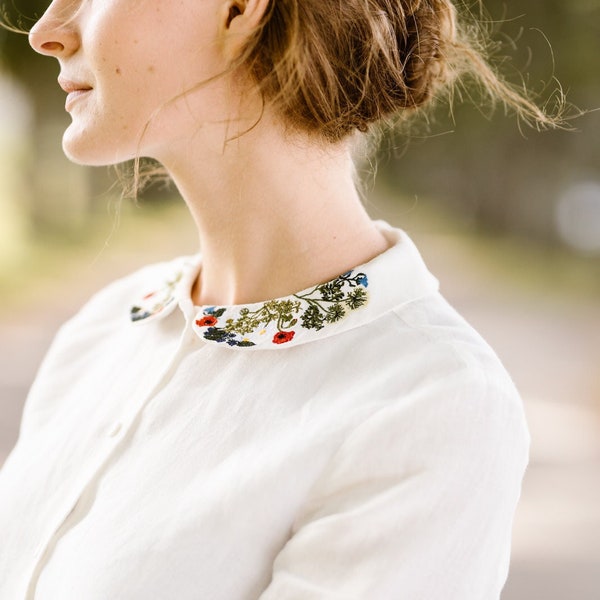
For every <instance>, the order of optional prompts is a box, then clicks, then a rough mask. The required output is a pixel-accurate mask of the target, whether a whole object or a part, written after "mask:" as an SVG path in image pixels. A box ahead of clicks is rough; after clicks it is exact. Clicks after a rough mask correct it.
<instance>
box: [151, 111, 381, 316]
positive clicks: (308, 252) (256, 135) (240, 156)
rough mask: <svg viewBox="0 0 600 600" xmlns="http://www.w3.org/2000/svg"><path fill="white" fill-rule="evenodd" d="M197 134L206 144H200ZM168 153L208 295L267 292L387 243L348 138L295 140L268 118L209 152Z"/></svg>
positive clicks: (201, 301)
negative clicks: (359, 182)
mask: <svg viewBox="0 0 600 600" xmlns="http://www.w3.org/2000/svg"><path fill="white" fill-rule="evenodd" d="M195 142H197V146H196V147H194V146H195ZM190 144H191V146H192V147H189V146H188V147H186V148H184V149H180V150H179V151H178V152H174V153H172V154H170V156H168V157H165V158H163V159H162V162H163V164H164V165H165V167H166V168H167V170H168V171H169V172H170V174H171V176H172V178H173V180H174V182H175V184H176V185H177V187H178V189H179V190H180V192H181V193H182V195H183V197H184V199H185V201H186V203H187V205H188V207H189V209H190V212H191V214H192V216H193V218H194V220H195V223H196V225H197V228H198V233H199V238H200V244H201V247H202V270H201V273H200V276H199V278H198V280H197V281H196V283H195V285H194V288H193V291H192V299H193V300H194V303H195V304H198V305H210V304H214V305H229V304H247V303H252V302H259V301H263V300H267V299H271V298H277V297H281V296H286V295H289V294H291V293H294V292H297V291H299V290H302V289H305V288H307V287H310V286H311V285H315V284H317V283H321V282H323V281H327V280H329V279H332V278H334V277H335V276H337V275H339V274H340V273H343V272H344V271H347V270H349V269H351V268H352V267H354V266H356V265H358V264H361V263H363V262H366V261H367V260H370V259H371V258H373V257H374V256H376V255H377V254H379V253H381V252H382V251H383V250H385V249H386V247H387V244H386V241H385V239H384V238H383V236H382V235H381V234H380V233H379V232H378V230H377V229H376V228H375V226H374V225H373V223H372V221H371V220H370V218H369V217H368V215H367V214H366V212H365V210H364V208H363V206H362V204H361V202H360V199H359V196H358V193H357V191H356V187H355V185H354V181H353V165H352V160H351V157H350V153H349V150H348V149H347V148H342V147H336V148H327V149H325V150H323V149H322V148H319V147H316V146H314V145H312V144H309V143H304V144H299V143H298V142H293V141H291V140H290V139H288V138H287V137H286V136H284V135H282V134H281V133H280V130H279V128H277V127H270V126H269V125H268V123H266V122H265V123H263V122H261V123H260V124H259V125H258V126H257V127H255V128H254V129H253V130H252V131H250V132H249V133H246V134H245V135H243V136H242V137H240V138H238V139H237V140H235V141H234V142H230V144H228V145H226V146H225V148H224V150H222V149H220V150H219V151H215V152H208V151H207V149H206V148H207V147H210V145H207V143H206V140H200V139H199V138H198V139H196V140H195V141H194V140H193V141H192V142H190Z"/></svg>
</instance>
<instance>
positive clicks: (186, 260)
mask: <svg viewBox="0 0 600 600" xmlns="http://www.w3.org/2000/svg"><path fill="white" fill-rule="evenodd" d="M197 260H198V257H197V255H190V256H187V255H185V256H178V257H175V258H173V259H169V260H165V261H161V262H156V263H152V264H149V265H145V266H143V267H141V268H138V269H136V270H135V271H133V272H131V273H129V274H127V275H125V276H123V277H119V278H118V279H115V280H114V281H112V282H111V283H109V284H108V285H106V286H105V287H103V288H101V289H100V290H99V291H97V292H96V293H95V294H94V295H93V296H92V297H91V298H90V299H89V300H88V301H87V302H86V303H85V304H84V305H83V306H82V307H81V308H80V309H79V311H78V312H77V313H76V314H75V315H74V316H73V317H72V318H71V319H69V320H68V321H67V322H66V323H65V324H64V325H63V327H62V328H61V331H63V330H69V329H72V328H77V327H81V326H84V325H85V324H86V323H92V322H103V323H106V324H109V323H115V324H116V323H118V324H122V323H127V322H128V321H129V320H130V316H131V315H130V313H131V309H132V307H133V306H135V305H136V304H140V303H141V302H143V301H144V299H146V298H148V297H149V296H150V295H151V294H153V293H156V292H158V291H160V290H164V289H166V288H169V291H171V292H172V291H173V290H172V288H173V283H177V282H178V281H179V279H180V278H181V275H182V274H183V273H185V272H186V270H189V269H190V266H191V265H193V264H195V263H196V262H197Z"/></svg>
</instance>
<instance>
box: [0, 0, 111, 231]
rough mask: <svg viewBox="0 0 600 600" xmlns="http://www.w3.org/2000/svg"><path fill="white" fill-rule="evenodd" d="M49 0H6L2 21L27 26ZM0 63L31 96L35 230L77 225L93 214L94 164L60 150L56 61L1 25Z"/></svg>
mask: <svg viewBox="0 0 600 600" xmlns="http://www.w3.org/2000/svg"><path fill="white" fill-rule="evenodd" d="M49 4H50V2H49V0H10V2H4V3H3V4H2V18H3V22H4V23H5V24H7V25H9V26H13V27H15V28H17V29H20V30H23V31H24V32H26V31H27V30H29V29H30V28H31V27H32V25H33V24H34V23H35V22H36V20H37V19H38V18H39V17H40V16H41V15H42V14H43V13H44V11H45V10H46V8H47V7H48V6H49ZM0 68H1V70H2V72H4V73H5V74H7V75H8V76H10V77H11V78H13V79H15V80H16V81H17V82H18V84H19V85H20V86H22V87H23V88H24V89H25V91H26V92H27V95H28V96H29V98H30V101H31V106H32V115H33V122H32V131H31V136H32V139H31V142H30V147H31V151H30V156H29V157H28V158H29V160H28V162H27V164H26V165H24V166H23V168H24V169H26V171H27V179H28V180H29V182H30V186H31V188H32V191H31V193H30V194H29V195H28V198H27V199H26V200H27V202H28V205H29V219H30V222H31V225H32V229H33V233H34V234H35V233H39V232H40V231H45V230H48V229H50V230H59V231H67V230H72V229H76V228H78V227H79V226H80V225H81V222H82V220H83V221H85V220H86V219H87V218H89V216H88V213H89V212H90V206H91V203H90V196H91V187H92V185H91V184H92V179H91V177H92V170H90V169H82V168H81V167H75V166H74V165H72V164H71V163H69V161H67V159H66V158H65V157H64V155H63V154H62V152H61V150H60V137H61V132H62V131H63V130H64V128H65V127H66V125H67V123H68V116H67V115H66V114H65V111H64V101H65V95H64V92H63V91H62V90H61V89H60V87H59V86H58V84H57V81H56V78H57V76H58V73H59V66H58V63H57V61H55V60H50V59H48V58H47V57H44V56H40V55H39V54H37V53H36V52H34V51H33V50H32V49H31V47H30V46H29V42H28V39H27V35H26V33H15V32H13V31H9V30H7V29H5V28H0ZM100 177H105V174H104V173H102V174H100ZM104 189H106V187H105V188H104ZM21 200H22V199H20V198H19V199H16V201H18V202H21Z"/></svg>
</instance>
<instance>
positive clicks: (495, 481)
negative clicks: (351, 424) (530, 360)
mask: <svg viewBox="0 0 600 600" xmlns="http://www.w3.org/2000/svg"><path fill="white" fill-rule="evenodd" d="M492 375H493V374H492ZM492 375H490V374H489V373H484V372H483V371H482V370H481V369H475V368H473V367H471V368H468V367H465V368H463V369H459V370H458V371H456V372H454V373H453V374H451V375H449V376H446V377H444V378H442V379H440V380H439V381H438V382H437V383H429V384H428V385H427V386H425V388H424V389H419V390H417V391H415V393H414V394H412V395H411V396H410V397H409V398H405V399H404V400H402V401H393V402H391V403H389V404H388V405H386V406H385V407H383V408H380V409H378V410H377V411H376V412H375V413H374V414H372V416H371V417H370V418H369V419H367V420H366V421H364V422H363V423H362V424H361V425H360V426H359V427H358V428H357V429H355V430H354V432H353V433H352V434H351V435H350V436H349V437H348V438H347V440H346V441H345V442H344V444H343V446H342V447H341V448H340V450H339V451H338V453H337V455H336V457H335V460H334V461H332V463H331V465H330V467H329V468H328V470H327V472H325V473H324V474H323V476H322V477H321V478H320V481H319V483H318V485H317V486H315V490H314V494H313V495H312V497H311V501H310V503H309V505H308V506H307V507H306V510H305V511H303V513H302V515H301V516H300V517H299V518H298V520H297V522H296V523H295V525H294V528H293V535H292V536H291V537H290V539H289V540H288V542H287V544H286V545H285V547H284V548H283V549H282V550H281V552H280V553H279V555H278V556H277V558H276V560H275V562H274V569H273V576H272V581H271V583H270V585H269V587H268V588H267V589H266V590H265V591H264V593H263V594H262V595H261V596H260V600H312V599H315V600H317V599H318V600H334V599H336V600H337V599H340V600H341V599H342V598H343V599H346V600H349V599H357V600H358V599H365V600H366V599H369V600H388V599H389V600H392V599H393V600H399V599H403V600H495V599H497V598H499V596H500V591H501V589H502V587H503V585H504V583H505V581H506V577H507V574H508V566H509V559H510V543H511V533H512V521H513V515H514V511H515V508H516V504H517V501H518V499H519V496H520V490H521V481H522V477H523V474H524V471H525V468H526V465H527V462H528V455H529V443H530V437H529V431H528V429H527V425H526V421H525V419H524V413H523V410H522V404H521V401H520V398H519V396H518V394H517V393H516V391H515V390H514V387H512V383H511V382H510V380H508V377H507V378H506V380H503V379H502V378H500V379H498V380H494V381H493V382H492V381H490V378H491V376H492Z"/></svg>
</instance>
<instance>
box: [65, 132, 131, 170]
mask: <svg viewBox="0 0 600 600" xmlns="http://www.w3.org/2000/svg"><path fill="white" fill-rule="evenodd" d="M62 149H63V152H64V153H65V156H66V157H67V158H68V159H69V160H70V161H71V162H73V163H76V164H78V165H85V166H88V167H106V166H111V165H116V164H119V163H122V162H125V161H127V160H130V159H132V158H134V157H135V154H134V153H133V152H131V153H125V152H119V151H117V150H116V148H115V146H114V145H113V144H111V143H110V142H109V141H107V142H106V143H104V144H101V143H98V142H97V141H94V138H93V136H91V135H85V136H81V135H73V134H72V132H70V131H69V129H67V131H65V134H64V135H63V140H62Z"/></svg>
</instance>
